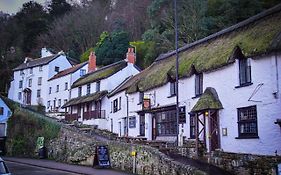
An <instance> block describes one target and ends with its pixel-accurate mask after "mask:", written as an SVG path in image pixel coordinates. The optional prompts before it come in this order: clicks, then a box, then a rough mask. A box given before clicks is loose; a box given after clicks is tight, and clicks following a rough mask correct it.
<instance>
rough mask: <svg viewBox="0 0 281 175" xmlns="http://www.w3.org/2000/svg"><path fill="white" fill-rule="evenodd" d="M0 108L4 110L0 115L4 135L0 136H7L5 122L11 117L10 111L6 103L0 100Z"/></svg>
mask: <svg viewBox="0 0 281 175" xmlns="http://www.w3.org/2000/svg"><path fill="white" fill-rule="evenodd" d="M0 107H3V108H4V111H3V115H0V123H1V124H2V125H3V124H4V126H5V128H4V133H1V134H0V136H7V120H8V119H9V117H10V116H11V115H12V111H11V110H10V108H9V107H8V106H7V105H6V103H5V102H4V101H3V100H2V99H1V98H0Z"/></svg>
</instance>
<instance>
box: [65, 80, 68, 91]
mask: <svg viewBox="0 0 281 175" xmlns="http://www.w3.org/2000/svg"><path fill="white" fill-rule="evenodd" d="M67 89H68V83H67V82H65V84H64V90H67Z"/></svg>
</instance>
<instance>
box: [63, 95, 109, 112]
mask: <svg viewBox="0 0 281 175" xmlns="http://www.w3.org/2000/svg"><path fill="white" fill-rule="evenodd" d="M106 94H107V91H99V92H96V93H93V94H89V95H85V96H81V97H77V98H73V99H71V100H69V101H68V102H66V103H65V104H64V105H63V106H62V108H65V107H68V106H73V105H77V104H83V103H87V102H91V101H97V100H100V99H102V98H103V97H104V96H105V95H106Z"/></svg>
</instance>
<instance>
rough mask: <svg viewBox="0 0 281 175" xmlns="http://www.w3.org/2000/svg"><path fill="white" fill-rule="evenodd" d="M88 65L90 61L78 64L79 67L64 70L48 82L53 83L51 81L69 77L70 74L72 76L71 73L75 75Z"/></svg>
mask: <svg viewBox="0 0 281 175" xmlns="http://www.w3.org/2000/svg"><path fill="white" fill-rule="evenodd" d="M87 63H88V61H86V62H84V63H80V64H77V65H75V66H73V67H71V68H68V69H65V70H62V71H60V72H59V73H57V74H56V75H54V76H53V77H52V78H50V79H49V80H48V81H51V80H54V79H57V78H60V77H63V76H65V75H68V74H71V73H74V72H76V71H77V70H79V69H80V68H82V67H83V66H85V65H86V64H87Z"/></svg>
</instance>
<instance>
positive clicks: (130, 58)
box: [127, 48, 136, 64]
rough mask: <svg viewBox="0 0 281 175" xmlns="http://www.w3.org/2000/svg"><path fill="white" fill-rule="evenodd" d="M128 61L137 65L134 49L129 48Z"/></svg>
mask: <svg viewBox="0 0 281 175" xmlns="http://www.w3.org/2000/svg"><path fill="white" fill-rule="evenodd" d="M127 61H128V63H132V64H135V62H136V54H135V52H134V48H128V52H127Z"/></svg>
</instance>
